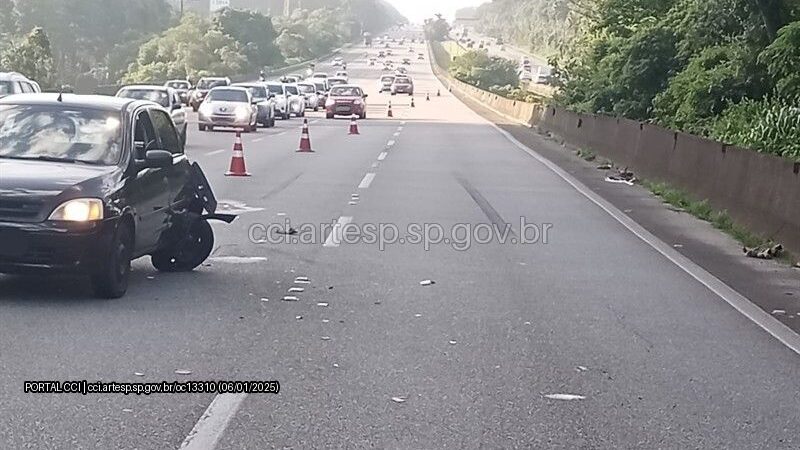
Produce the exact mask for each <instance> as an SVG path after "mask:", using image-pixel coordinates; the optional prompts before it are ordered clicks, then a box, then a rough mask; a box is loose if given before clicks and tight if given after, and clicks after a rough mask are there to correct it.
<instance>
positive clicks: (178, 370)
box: [175, 369, 192, 375]
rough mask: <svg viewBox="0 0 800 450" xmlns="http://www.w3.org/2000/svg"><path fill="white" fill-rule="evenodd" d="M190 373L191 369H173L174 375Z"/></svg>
mask: <svg viewBox="0 0 800 450" xmlns="http://www.w3.org/2000/svg"><path fill="white" fill-rule="evenodd" d="M191 374H192V371H191V370H185V369H177V370H176V371H175V375H191Z"/></svg>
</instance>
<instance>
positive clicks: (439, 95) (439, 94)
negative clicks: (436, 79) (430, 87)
mask: <svg viewBox="0 0 800 450" xmlns="http://www.w3.org/2000/svg"><path fill="white" fill-rule="evenodd" d="M436 96H437V97H441V96H442V90H441V89H437V90H436Z"/></svg>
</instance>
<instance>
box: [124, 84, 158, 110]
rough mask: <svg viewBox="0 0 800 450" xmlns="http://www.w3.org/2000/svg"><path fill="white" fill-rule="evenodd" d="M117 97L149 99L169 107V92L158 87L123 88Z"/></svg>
mask: <svg viewBox="0 0 800 450" xmlns="http://www.w3.org/2000/svg"><path fill="white" fill-rule="evenodd" d="M117 97H125V98H132V99H136V100H147V101H151V102H153V103H158V104H159V105H161V106H163V107H165V108H167V107H169V94H168V93H167V91H164V90H157V89H123V90H121V91H119V93H118V94H117Z"/></svg>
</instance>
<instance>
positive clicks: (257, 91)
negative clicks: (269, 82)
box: [244, 86, 267, 98]
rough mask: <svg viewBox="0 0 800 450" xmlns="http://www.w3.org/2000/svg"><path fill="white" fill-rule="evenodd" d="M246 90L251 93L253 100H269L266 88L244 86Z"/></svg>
mask: <svg viewBox="0 0 800 450" xmlns="http://www.w3.org/2000/svg"><path fill="white" fill-rule="evenodd" d="M244 87H245V89H247V90H248V91H250V95H251V96H252V97H253V98H267V88H265V87H264V86H244Z"/></svg>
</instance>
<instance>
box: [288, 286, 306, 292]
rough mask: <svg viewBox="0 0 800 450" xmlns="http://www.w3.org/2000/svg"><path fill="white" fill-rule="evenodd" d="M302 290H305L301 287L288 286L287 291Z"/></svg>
mask: <svg viewBox="0 0 800 450" xmlns="http://www.w3.org/2000/svg"><path fill="white" fill-rule="evenodd" d="M303 291H305V289H303V288H301V287H290V288H289V292H303Z"/></svg>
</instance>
